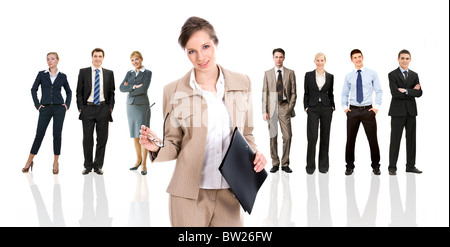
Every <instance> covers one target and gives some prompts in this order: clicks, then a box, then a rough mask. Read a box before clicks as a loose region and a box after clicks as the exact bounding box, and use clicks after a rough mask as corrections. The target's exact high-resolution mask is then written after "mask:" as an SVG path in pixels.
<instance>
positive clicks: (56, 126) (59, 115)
mask: <svg viewBox="0 0 450 247" xmlns="http://www.w3.org/2000/svg"><path fill="white" fill-rule="evenodd" d="M65 116H66V107H64V106H63V105H48V106H45V107H41V109H40V110H39V120H38V126H37V130H36V137H35V138H34V142H33V146H32V147H31V151H30V153H31V154H34V155H36V154H37V153H38V151H39V148H40V147H41V144H42V140H43V139H44V136H45V132H46V131H47V127H48V125H49V123H50V120H52V118H53V153H54V154H55V155H60V154H61V135H62V128H63V124H64V118H65Z"/></svg>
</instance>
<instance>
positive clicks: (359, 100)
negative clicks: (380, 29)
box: [341, 49, 383, 175]
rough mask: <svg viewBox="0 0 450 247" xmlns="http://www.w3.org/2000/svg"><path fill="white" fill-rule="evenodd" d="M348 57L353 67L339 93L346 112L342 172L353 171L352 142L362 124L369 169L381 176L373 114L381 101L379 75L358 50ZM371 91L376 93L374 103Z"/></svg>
mask: <svg viewBox="0 0 450 247" xmlns="http://www.w3.org/2000/svg"><path fill="white" fill-rule="evenodd" d="M350 58H351V61H352V63H353V64H354V65H355V70H353V71H352V72H350V73H348V74H347V75H346V76H345V81H344V86H343V89H342V95H341V96H342V97H341V99H342V101H341V103H342V107H343V108H344V111H345V113H346V114H347V145H346V148H345V162H346V163H347V165H346V168H347V169H346V171H345V175H351V174H353V169H354V168H355V164H354V161H355V142H356V136H357V134H358V129H359V126H360V124H361V123H362V124H363V126H364V130H365V132H366V136H367V139H368V141H369V146H370V156H371V160H372V164H371V166H372V169H373V170H372V171H373V173H374V174H375V175H380V174H381V172H380V149H379V147H378V138H377V121H376V118H375V115H376V114H377V112H378V109H379V107H380V105H381V102H382V96H383V90H382V89H381V84H380V80H379V79H378V74H377V73H376V72H375V71H373V70H370V69H368V68H366V67H364V65H363V60H364V57H363V54H362V52H361V51H360V50H358V49H354V50H352V51H351V53H350ZM373 92H375V102H374V103H373V97H372V95H373Z"/></svg>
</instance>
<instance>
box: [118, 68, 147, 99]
mask: <svg viewBox="0 0 450 247" xmlns="http://www.w3.org/2000/svg"><path fill="white" fill-rule="evenodd" d="M151 79H152V72H151V71H150V70H148V69H146V70H145V71H144V72H139V74H138V75H137V76H136V71H134V70H132V71H128V72H127V75H126V76H125V79H123V82H122V83H121V84H120V91H121V92H123V93H128V95H127V105H149V104H150V101H149V100H148V95H147V90H148V87H149V86H150V81H151ZM125 82H128V86H125V85H124V83H125ZM139 84H143V85H142V86H141V87H139V88H136V89H133V86H134V85H139Z"/></svg>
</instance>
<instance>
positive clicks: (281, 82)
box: [277, 70, 283, 105]
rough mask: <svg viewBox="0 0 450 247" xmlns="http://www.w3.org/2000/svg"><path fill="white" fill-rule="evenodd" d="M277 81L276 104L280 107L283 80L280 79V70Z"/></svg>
mask: <svg viewBox="0 0 450 247" xmlns="http://www.w3.org/2000/svg"><path fill="white" fill-rule="evenodd" d="M277 72H278V79H277V93H278V104H279V105H280V104H281V102H282V101H283V78H282V77H281V70H278V71H277Z"/></svg>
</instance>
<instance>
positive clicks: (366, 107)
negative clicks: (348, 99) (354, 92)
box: [350, 105, 372, 109]
mask: <svg viewBox="0 0 450 247" xmlns="http://www.w3.org/2000/svg"><path fill="white" fill-rule="evenodd" d="M352 108H353V109H370V108H372V105H365V106H356V105H350V109H352Z"/></svg>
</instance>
